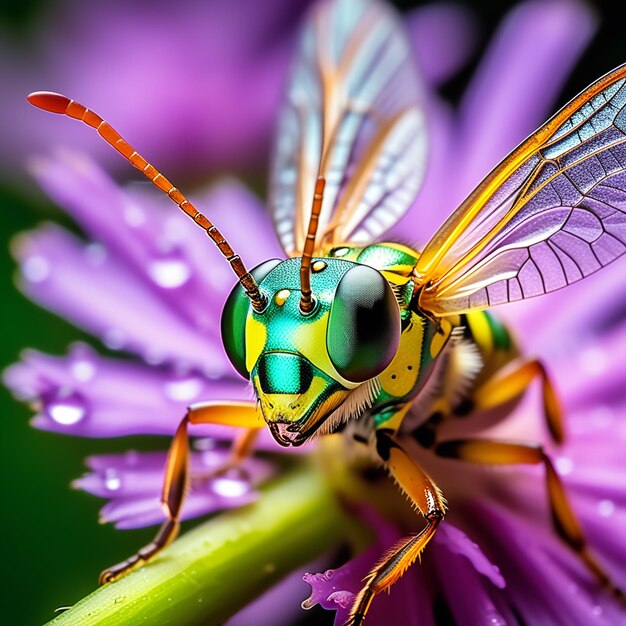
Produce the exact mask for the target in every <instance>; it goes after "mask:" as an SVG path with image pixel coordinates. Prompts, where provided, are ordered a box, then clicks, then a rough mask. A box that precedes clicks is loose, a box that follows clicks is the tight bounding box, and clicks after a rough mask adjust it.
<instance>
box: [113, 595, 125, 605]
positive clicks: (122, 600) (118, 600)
mask: <svg viewBox="0 0 626 626" xmlns="http://www.w3.org/2000/svg"><path fill="white" fill-rule="evenodd" d="M124 600H126V596H116V597H115V600H113V602H114V603H115V604H121V603H122V602H124Z"/></svg>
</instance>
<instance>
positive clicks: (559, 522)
mask: <svg viewBox="0 0 626 626" xmlns="http://www.w3.org/2000/svg"><path fill="white" fill-rule="evenodd" d="M435 454H437V455H439V456H442V457H446V458H451V459H459V460H462V461H467V462H469V463H480V464H485V465H515V464H524V465H538V464H540V463H542V464H543V466H544V468H545V471H546V487H547V492H548V500H549V504H550V512H551V514H552V520H553V522H554V526H555V528H556V531H557V533H558V534H559V536H560V537H561V538H562V539H563V540H564V541H565V543H567V545H569V546H570V547H571V548H572V549H573V550H574V551H575V552H576V553H577V554H578V555H579V556H580V558H581V559H582V561H583V562H584V563H585V565H586V566H587V568H588V569H589V570H590V571H591V572H592V573H593V574H594V576H596V578H597V579H598V580H599V581H600V582H601V583H602V584H603V585H605V586H606V587H608V588H609V589H610V590H611V591H612V592H613V593H614V594H615V595H617V596H620V597H622V598H623V597H624V594H623V592H622V591H621V590H620V589H618V588H617V587H616V586H615V585H614V584H613V583H612V582H611V579H610V578H609V576H608V574H607V573H606V572H605V571H604V568H603V567H602V566H601V565H600V563H599V562H598V560H597V559H596V557H595V556H594V555H593V553H592V552H591V551H590V549H589V546H588V544H587V539H586V538H585V535H584V532H583V529H582V526H581V525H580V522H579V521H578V517H577V516H576V513H575V512H574V509H573V508H572V505H571V504H570V501H569V498H568V496H567V492H566V491H565V485H563V482H562V481H561V478H560V476H559V475H558V473H557V472H556V470H555V468H554V465H553V464H552V461H551V460H550V457H549V456H548V455H547V454H546V452H545V451H544V449H543V447H542V446H540V445H537V444H531V443H519V442H512V441H490V440H487V439H457V440H451V441H444V442H441V443H440V444H438V445H437V446H436V448H435Z"/></svg>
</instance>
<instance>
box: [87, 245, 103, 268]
mask: <svg viewBox="0 0 626 626" xmlns="http://www.w3.org/2000/svg"><path fill="white" fill-rule="evenodd" d="M84 252H85V257H86V259H87V261H89V263H91V264H92V265H96V266H97V265H102V264H103V263H104V262H105V261H106V258H107V249H106V248H105V247H104V246H103V245H102V244H101V243H89V244H87V245H86V246H85V249H84Z"/></svg>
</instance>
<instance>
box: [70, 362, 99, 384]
mask: <svg viewBox="0 0 626 626" xmlns="http://www.w3.org/2000/svg"><path fill="white" fill-rule="evenodd" d="M70 371H71V372H72V376H73V377H74V378H75V379H76V380H77V381H79V382H81V383H85V382H87V381H88V380H91V379H92V378H93V377H94V376H95V375H96V366H95V365H94V364H93V363H92V362H91V361H88V360H86V359H80V360H78V361H74V362H73V363H72V364H71V365H70Z"/></svg>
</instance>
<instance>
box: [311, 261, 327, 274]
mask: <svg viewBox="0 0 626 626" xmlns="http://www.w3.org/2000/svg"><path fill="white" fill-rule="evenodd" d="M326 265H327V264H326V262H325V261H315V263H313V265H312V266H311V269H312V270H313V271H314V272H315V273H317V272H321V271H322V270H323V269H326Z"/></svg>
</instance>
